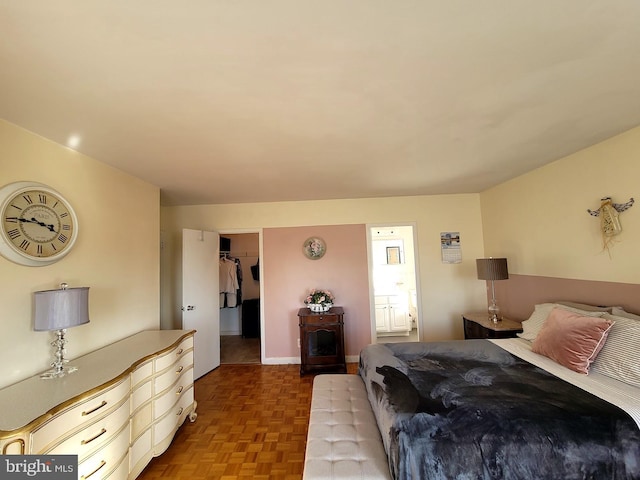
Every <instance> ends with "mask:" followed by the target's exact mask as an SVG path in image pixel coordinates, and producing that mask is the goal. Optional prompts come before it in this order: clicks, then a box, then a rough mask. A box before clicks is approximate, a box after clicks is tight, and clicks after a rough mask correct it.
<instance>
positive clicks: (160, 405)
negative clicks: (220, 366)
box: [153, 370, 193, 420]
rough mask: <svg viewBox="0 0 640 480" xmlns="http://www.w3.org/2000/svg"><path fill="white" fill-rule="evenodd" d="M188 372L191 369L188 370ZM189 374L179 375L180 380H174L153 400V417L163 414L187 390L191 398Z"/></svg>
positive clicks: (191, 386)
mask: <svg viewBox="0 0 640 480" xmlns="http://www.w3.org/2000/svg"><path fill="white" fill-rule="evenodd" d="M189 372H190V373H192V372H193V370H189ZM190 378H192V376H191V375H187V376H184V375H183V376H182V377H180V381H178V382H176V383H175V384H174V385H173V386H172V387H171V388H170V389H169V390H167V392H166V393H164V394H163V395H161V396H160V397H158V398H156V399H155V400H154V401H153V418H154V420H157V419H158V418H160V417H161V416H163V415H164V414H165V413H166V412H167V411H168V410H169V409H170V408H171V407H172V406H173V405H175V403H176V402H177V401H178V400H179V399H180V398H181V397H183V396H184V395H186V394H187V392H189V395H191V397H192V398H193V382H192V381H190Z"/></svg>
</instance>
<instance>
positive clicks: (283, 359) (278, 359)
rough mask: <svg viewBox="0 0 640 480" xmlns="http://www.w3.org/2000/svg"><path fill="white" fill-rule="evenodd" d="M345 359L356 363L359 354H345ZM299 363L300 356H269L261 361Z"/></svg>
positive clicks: (274, 363)
mask: <svg viewBox="0 0 640 480" xmlns="http://www.w3.org/2000/svg"><path fill="white" fill-rule="evenodd" d="M345 360H346V361H347V363H358V362H359V361H360V355H347V356H346V358H345ZM292 363H294V364H296V363H297V364H298V365H299V364H300V357H270V358H265V359H264V360H263V361H262V364H263V365H289V364H292Z"/></svg>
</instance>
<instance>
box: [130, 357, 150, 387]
mask: <svg viewBox="0 0 640 480" xmlns="http://www.w3.org/2000/svg"><path fill="white" fill-rule="evenodd" d="M152 375H153V361H152V360H149V361H148V362H147V363H143V364H142V365H138V368H136V369H135V370H134V371H133V372H131V388H136V387H137V386H138V384H139V383H142V382H144V381H145V380H146V379H147V378H150V377H151V376H152Z"/></svg>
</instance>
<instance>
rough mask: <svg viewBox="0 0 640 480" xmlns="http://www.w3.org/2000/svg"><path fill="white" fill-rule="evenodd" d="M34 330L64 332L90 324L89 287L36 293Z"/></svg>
mask: <svg viewBox="0 0 640 480" xmlns="http://www.w3.org/2000/svg"><path fill="white" fill-rule="evenodd" d="M34 295H35V322H34V330H36V331H46V330H63V329H65V328H70V327H76V326H78V325H82V324H85V323H89V287H78V288H67V289H60V290H45V291H42V292H35V294H34Z"/></svg>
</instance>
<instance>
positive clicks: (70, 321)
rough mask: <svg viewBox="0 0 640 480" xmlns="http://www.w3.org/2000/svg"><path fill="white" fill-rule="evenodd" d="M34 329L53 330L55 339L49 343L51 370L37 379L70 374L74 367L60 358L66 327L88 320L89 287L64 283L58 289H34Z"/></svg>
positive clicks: (87, 321)
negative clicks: (51, 352)
mask: <svg viewBox="0 0 640 480" xmlns="http://www.w3.org/2000/svg"><path fill="white" fill-rule="evenodd" d="M34 296H35V322H34V330H35V331H53V330H55V331H56V339H55V340H54V341H53V342H51V345H52V346H54V347H56V352H55V358H54V361H53V363H51V367H53V368H52V369H51V370H48V371H46V372H44V373H43V374H42V375H40V377H41V378H56V377H63V376H65V375H66V374H68V373H73V372H75V371H76V370H77V367H72V366H67V367H65V365H64V364H65V363H67V362H68V360H67V359H65V358H64V354H65V345H66V343H67V340H66V338H65V333H66V331H67V330H66V329H67V328H71V327H76V326H78V325H83V324H85V323H89V287H78V288H69V287H68V285H67V284H66V283H62V284H61V285H60V289H59V290H45V291H42V292H35V294H34Z"/></svg>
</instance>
